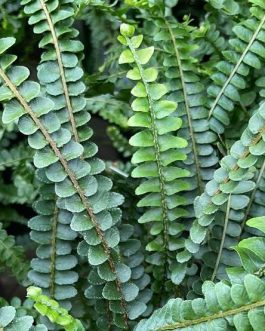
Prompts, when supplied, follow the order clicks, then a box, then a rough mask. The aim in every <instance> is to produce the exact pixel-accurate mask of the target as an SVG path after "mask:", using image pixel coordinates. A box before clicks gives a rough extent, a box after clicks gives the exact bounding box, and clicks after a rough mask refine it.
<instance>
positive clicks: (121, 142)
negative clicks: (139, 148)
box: [107, 126, 132, 157]
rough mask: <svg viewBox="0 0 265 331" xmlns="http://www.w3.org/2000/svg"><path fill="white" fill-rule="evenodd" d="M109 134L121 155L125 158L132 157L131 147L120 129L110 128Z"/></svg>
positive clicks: (108, 129)
mask: <svg viewBox="0 0 265 331" xmlns="http://www.w3.org/2000/svg"><path fill="white" fill-rule="evenodd" d="M107 134H108V136H109V138H110V139H111V141H112V144H113V146H114V147H115V148H116V149H117V151H118V152H119V153H122V155H123V156H124V157H129V156H131V155H132V147H131V145H130V144H129V142H128V139H127V138H126V137H125V136H124V135H123V134H122V132H121V130H120V129H119V128H118V127H116V126H109V127H108V128H107Z"/></svg>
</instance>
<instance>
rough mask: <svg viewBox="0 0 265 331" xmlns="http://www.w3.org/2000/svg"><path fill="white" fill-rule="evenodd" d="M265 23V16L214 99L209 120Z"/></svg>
mask: <svg viewBox="0 0 265 331" xmlns="http://www.w3.org/2000/svg"><path fill="white" fill-rule="evenodd" d="M264 23H265V16H264V17H263V19H262V20H261V22H260V24H259V26H258V28H257V30H256V31H255V33H254V34H253V36H252V38H251V40H250V41H249V43H248V46H247V47H246V49H245V50H244V52H243V54H242V55H241V57H240V58H239V60H238V62H237V64H236V66H235V67H234V69H233V70H232V71H231V74H230V76H229V77H228V79H227V80H226V82H225V84H224V85H223V87H222V89H221V91H220V92H219V93H218V95H217V97H216V99H215V100H214V103H213V104H212V106H211V109H210V111H209V116H208V120H209V119H210V118H211V117H212V114H213V112H214V109H215V107H216V106H217V105H218V103H219V101H220V99H221V97H222V96H223V94H224V92H225V89H226V88H227V86H228V85H229V84H230V82H231V80H232V79H233V77H234V75H235V74H236V73H237V70H238V69H239V67H240V65H241V63H242V62H243V60H244V58H245V56H246V55H247V53H248V52H249V50H250V48H251V46H252V44H253V43H254V41H255V40H256V38H257V36H258V34H259V32H260V30H261V29H262V27H263V25H264Z"/></svg>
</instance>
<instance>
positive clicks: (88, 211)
mask: <svg viewBox="0 0 265 331" xmlns="http://www.w3.org/2000/svg"><path fill="white" fill-rule="evenodd" d="M13 43H14V39H13V38H6V39H3V40H1V45H2V48H1V52H2V53H3V52H4V51H5V50H6V49H8V48H9V47H10V46H11V45H12V44H13ZM4 59H5V58H4ZM13 60H14V57H12V56H8V57H7V60H6V61H5V62H4V65H3V66H2V68H1V71H0V76H1V79H2V82H4V83H5V85H3V90H4V92H5V93H6V94H3V95H2V97H1V99H2V100H3V101H4V102H5V108H4V113H3V121H4V122H5V123H9V122H11V121H14V120H17V119H19V123H18V126H19V129H20V131H21V132H22V133H23V134H25V135H28V136H29V137H28V142H29V145H30V146H31V147H32V148H34V149H36V153H35V155H34V164H35V166H36V168H38V176H39V178H40V179H41V181H42V182H44V183H46V184H47V185H45V186H44V187H43V195H44V197H45V199H44V200H43V201H42V202H41V203H37V204H36V210H37V211H38V213H39V214H40V215H44V216H45V215H46V214H48V216H51V215H54V210H55V209H54V208H55V207H54V204H52V205H51V203H50V202H49V201H48V199H49V198H50V197H52V195H53V194H54V192H55V193H56V195H57V196H58V197H59V199H58V200H57V206H58V208H59V209H60V210H63V211H67V213H68V214H69V217H70V218H71V220H70V219H69V222H71V229H72V230H74V231H77V232H78V233H80V234H81V235H82V236H83V238H84V241H82V243H81V247H82V254H84V253H83V252H84V250H85V252H86V256H87V258H88V262H89V264H90V265H91V266H92V267H93V270H92V273H93V276H95V277H99V282H100V287H97V290H100V293H101V294H100V295H97V299H99V300H98V301H99V303H98V304H99V305H100V306H101V307H102V303H101V302H102V300H103V301H105V300H113V301H117V305H115V304H114V306H113V307H112V308H111V309H112V310H111V313H113V314H114V323H116V324H117V325H119V326H121V327H124V326H125V327H126V325H127V324H128V312H127V309H128V310H129V309H132V310H133V309H134V305H137V300H136V298H137V295H138V293H139V288H138V286H137V285H136V284H135V283H131V282H130V277H131V273H130V271H129V270H128V267H127V266H126V265H125V264H124V263H122V262H121V261H120V256H119V251H118V244H119V242H120V240H121V235H120V233H119V231H118V229H117V226H116V224H117V223H118V222H119V221H120V217H121V213H120V210H119V209H117V207H118V206H119V205H120V204H121V203H122V201H123V198H122V196H121V195H119V194H117V193H114V192H111V191H110V190H111V188H112V182H111V180H109V179H108V178H107V177H105V176H102V175H98V174H99V173H100V172H102V171H103V170H104V163H103V162H102V161H101V160H99V159H97V158H95V157H94V155H95V153H96V151H97V150H96V148H95V145H93V144H90V147H91V148H84V147H83V145H81V144H80V143H77V142H76V141H74V140H72V138H71V133H70V131H69V130H67V129H66V128H63V127H62V125H61V121H60V119H59V117H58V116H57V115H56V114H55V113H54V112H53V110H54V103H53V102H52V101H51V100H50V99H47V98H46V99H45V98H44V97H40V96H39V91H40V87H39V85H38V84H37V83H33V82H30V81H27V80H26V79H27V77H28V75H29V72H28V70H27V69H26V68H24V67H18V66H14V67H11V68H10V65H11V63H12V62H13ZM10 72H13V76H12V74H11V76H10ZM25 86H26V87H27V88H25ZM29 86H30V89H29V88H28V87H29ZM44 105H45V106H44ZM33 137H34V139H33ZM36 137H37V140H36ZM85 159H86V160H85ZM43 161H45V162H44V163H43ZM96 175H98V176H96ZM51 209H52V210H51ZM62 217H63V216H62ZM66 217H68V216H66ZM52 220H53V223H55V222H56V218H54V217H53V216H52ZM60 222H68V221H66V220H65V218H64V217H63V218H62V219H61V220H59V221H58V223H60ZM32 225H33V224H32ZM44 225H45V228H41V227H38V225H36V230H37V232H41V230H46V231H49V230H50V228H49V226H47V223H45V224H44ZM59 225H60V224H59ZM33 226H34V225H33ZM53 227H54V228H55V227H56V225H55V224H53ZM53 227H52V231H53V236H52V237H51V238H50V240H51V245H50V246H52V250H57V248H56V245H57V241H56V240H54V238H58V237H59V238H58V239H60V237H61V238H62V236H61V235H60V234H59V233H58V229H59V227H58V228H57V229H55V230H54V228H53ZM63 230H64V231H67V227H66V228H65V229H63ZM56 231H57V233H56ZM64 231H63V232H64ZM124 231H125V233H126V232H127V231H128V229H126V228H125V229H124ZM37 236H38V234H37ZM63 236H64V239H65V240H67V239H69V236H72V235H71V234H70V232H68V233H66V234H64V235H63ZM47 237H49V233H48V236H47ZM41 238H43V235H42V234H41ZM41 238H38V239H37V240H38V242H39V241H41V240H42V239H41ZM41 243H43V244H45V243H47V242H44V240H43V242H41ZM58 245H59V246H61V253H60V255H63V256H62V257H59V258H58V263H56V262H55V264H54V261H53V259H51V261H50V262H48V261H47V262H48V265H49V266H50V268H51V269H50V270H51V271H52V270H53V272H54V265H55V270H56V268H57V271H60V273H57V276H58V278H57V279H58V280H57V279H56V273H55V282H56V281H57V283H58V285H70V284H73V283H74V282H75V281H76V274H75V273H73V272H71V271H70V272H69V270H68V267H69V269H71V268H73V267H74V266H75V262H74V260H73V258H72V257H71V255H69V254H70V252H69V248H68V247H67V245H66V246H64V243H63V241H59V242H58ZM138 247H139V246H138V245H136V250H137V248H138ZM80 249H81V248H80ZM134 252H135V251H133V253H134ZM39 253H40V251H39ZM40 254H41V256H39V257H41V258H42V259H43V258H47V256H49V253H48V254H47V252H46V253H45V249H44V252H43V253H40ZM128 255H129V256H130V255H131V254H130V252H129V253H128ZM60 259H61V260H63V265H64V266H63V269H66V270H60V268H61V267H60V263H59V261H60ZM52 261H53V262H52ZM42 262H43V261H38V260H37V261H36V264H35V266H36V268H35V269H36V271H38V273H37V274H34V275H36V276H37V278H39V276H40V274H43V273H44V269H43V267H42V266H38V265H39V264H41V265H42V264H43V263H42ZM51 262H52V263H51ZM56 264H57V265H56ZM33 265H34V264H33ZM58 269H59V270H58ZM124 269H126V270H128V271H127V276H126V277H124V274H123V273H124ZM53 272H50V276H49V278H50V277H51V276H52V275H53ZM39 273H40V274H39ZM63 274H65V277H64V275H63ZM61 275H62V278H61ZM66 275H67V277H66ZM91 277H92V276H91ZM44 278H45V276H44ZM49 278H48V279H49ZM59 278H61V280H60V279H59ZM92 278H93V277H92ZM48 279H47V277H46V279H43V277H41V279H40V280H39V281H43V282H44V283H42V285H43V284H45V286H46V287H49V286H50V285H49V284H50V283H49V280H48ZM89 279H90V278H89ZM34 281H35V282H36V279H35V280H34ZM62 282H63V284H60V283H62ZM65 283H66V284H65ZM38 284H39V285H40V283H38ZM96 284H97V285H98V282H96ZM94 285H95V282H93V283H92V284H91V286H92V287H93V286H94ZM61 289H62V292H63V293H60V290H59V291H58V293H56V290H55V299H58V300H63V299H65V298H66V295H67V296H68V297H69V296H73V295H72V293H73V290H72V288H69V287H68V288H67V287H62V288H61ZM67 289H70V290H71V291H68V290H67ZM95 291H96V289H95ZM97 293H98V292H97ZM135 300H136V301H135ZM127 302H129V303H130V305H129V306H127ZM106 309H107V310H108V309H109V307H108V304H107V302H106ZM102 314H103V312H102ZM104 314H105V312H104ZM105 316H106V314H105ZM106 318H107V316H106ZM104 323H105V324H106V323H107V324H106V325H108V323H109V322H107V321H106V322H104ZM111 323H112V322H111Z"/></svg>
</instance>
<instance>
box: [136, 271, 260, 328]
mask: <svg viewBox="0 0 265 331" xmlns="http://www.w3.org/2000/svg"><path fill="white" fill-rule="evenodd" d="M203 294H204V297H203V298H197V299H194V300H186V301H185V300H182V299H180V298H178V299H171V300H169V301H168V303H167V304H166V305H165V306H164V307H163V308H161V309H159V310H157V311H155V312H154V314H153V315H152V316H151V317H150V318H149V319H148V320H146V321H144V320H143V321H141V322H140V323H139V325H138V326H137V327H136V329H135V330H136V331H165V330H182V331H188V330H189V331H193V330H194V331H195V330H200V331H206V330H222V331H226V330H227V331H228V330H237V331H240V330H244V329H245V330H258V329H262V328H263V326H264V319H265V316H264V315H265V313H264V306H265V283H264V281H262V280H260V279H259V278H258V277H256V276H253V275H246V276H245V278H244V282H243V283H242V284H234V285H232V286H229V285H227V284H225V283H224V282H219V283H217V284H214V283H212V282H210V281H207V282H205V283H204V285H203Z"/></svg>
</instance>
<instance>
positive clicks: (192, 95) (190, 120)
mask: <svg viewBox="0 0 265 331" xmlns="http://www.w3.org/2000/svg"><path fill="white" fill-rule="evenodd" d="M158 24H159V27H160V32H159V33H158V34H156V35H155V37H154V39H155V41H157V42H159V43H163V47H164V48H165V50H166V53H165V56H164V61H163V65H164V66H165V76H166V78H167V81H168V86H169V90H170V99H171V100H174V101H176V102H178V110H177V111H178V115H179V116H180V117H181V119H182V120H183V126H182V128H181V129H180V134H181V135H182V136H183V137H184V138H185V139H186V140H187V141H188V143H189V144H188V147H187V148H186V149H185V154H187V156H188V157H187V159H186V160H184V164H185V165H186V167H187V169H188V170H189V171H190V173H191V178H190V183H191V187H192V189H193V190H194V192H193V194H192V193H191V192H189V195H191V200H193V198H192V197H193V196H194V194H195V195H196V194H198V193H199V194H200V192H202V191H203V188H204V183H205V182H206V181H207V180H209V179H211V178H212V173H213V170H214V168H215V166H216V164H217V162H218V158H217V157H216V155H215V152H214V150H213V147H212V145H211V143H213V142H215V140H216V135H215V134H214V133H213V132H211V130H210V129H209V125H208V123H207V109H206V108H205V106H204V105H205V98H204V95H203V90H204V86H203V84H202V83H200V77H199V76H198V74H196V59H194V58H193V57H192V52H193V51H194V49H196V46H195V47H194V46H192V45H190V42H188V40H190V31H191V30H192V28H190V27H189V26H188V25H187V23H185V24H182V25H180V24H179V23H177V22H175V21H173V20H172V19H166V18H162V19H161V20H159V22H158ZM191 203H193V201H191Z"/></svg>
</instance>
